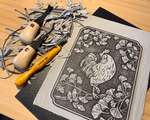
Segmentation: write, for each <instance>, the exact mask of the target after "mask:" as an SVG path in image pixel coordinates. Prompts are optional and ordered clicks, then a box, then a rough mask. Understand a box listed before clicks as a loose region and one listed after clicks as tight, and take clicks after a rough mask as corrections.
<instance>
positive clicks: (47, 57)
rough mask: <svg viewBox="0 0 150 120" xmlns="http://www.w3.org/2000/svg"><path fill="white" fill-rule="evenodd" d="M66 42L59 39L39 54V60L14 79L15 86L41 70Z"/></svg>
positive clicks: (21, 84)
mask: <svg viewBox="0 0 150 120" xmlns="http://www.w3.org/2000/svg"><path fill="white" fill-rule="evenodd" d="M65 43H66V39H62V40H60V41H59V42H58V43H57V45H56V46H54V47H53V48H52V49H51V50H50V51H49V52H47V53H46V54H44V55H43V56H41V58H39V60H37V62H36V63H35V64H34V65H33V66H32V67H31V68H30V69H29V70H28V71H26V72H24V73H22V74H21V75H20V76H19V77H18V78H17V79H16V81H15V84H16V85H17V86H23V85H24V84H25V83H26V82H27V80H28V79H29V78H30V77H31V76H32V75H33V74H35V73H36V72H38V71H39V70H41V69H42V68H43V67H44V66H45V65H46V64H47V63H48V62H49V61H51V60H52V59H53V58H54V57H55V56H56V55H57V54H58V53H59V52H60V51H61V48H62V46H63V45H64V44H65Z"/></svg>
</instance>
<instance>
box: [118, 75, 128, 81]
mask: <svg viewBox="0 0 150 120" xmlns="http://www.w3.org/2000/svg"><path fill="white" fill-rule="evenodd" d="M119 80H120V81H121V82H124V81H126V80H127V78H126V77H125V76H123V75H120V76H119Z"/></svg>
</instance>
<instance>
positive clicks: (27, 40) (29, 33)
mask: <svg viewBox="0 0 150 120" xmlns="http://www.w3.org/2000/svg"><path fill="white" fill-rule="evenodd" d="M52 10H53V7H52V6H50V5H49V6H48V7H47V9H46V11H45V13H43V15H41V16H40V17H39V18H37V19H36V20H34V21H31V22H29V23H28V25H27V27H26V28H25V29H24V30H23V31H22V32H21V34H20V35H19V36H20V39H21V41H22V42H23V43H24V44H31V43H32V41H33V40H34V38H35V37H36V36H37V33H38V31H39V29H40V27H41V26H42V25H43V22H44V20H45V18H46V16H47V15H48V14H49V13H50V12H51V11H52Z"/></svg>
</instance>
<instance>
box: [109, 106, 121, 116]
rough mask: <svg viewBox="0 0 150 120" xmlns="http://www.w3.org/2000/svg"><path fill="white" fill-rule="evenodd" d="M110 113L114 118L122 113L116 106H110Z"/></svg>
mask: <svg viewBox="0 0 150 120" xmlns="http://www.w3.org/2000/svg"><path fill="white" fill-rule="evenodd" d="M110 113H111V115H112V116H113V117H114V118H122V114H121V113H120V111H119V109H118V108H111V109H110Z"/></svg>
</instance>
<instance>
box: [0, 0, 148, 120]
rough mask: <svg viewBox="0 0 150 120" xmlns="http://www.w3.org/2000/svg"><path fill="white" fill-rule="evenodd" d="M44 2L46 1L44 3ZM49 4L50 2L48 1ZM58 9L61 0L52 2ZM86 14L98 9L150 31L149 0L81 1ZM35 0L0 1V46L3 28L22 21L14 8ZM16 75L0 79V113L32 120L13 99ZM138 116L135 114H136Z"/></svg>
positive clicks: (32, 3)
mask: <svg viewBox="0 0 150 120" xmlns="http://www.w3.org/2000/svg"><path fill="white" fill-rule="evenodd" d="M44 1H45V2H47V1H48V0H44ZM49 1H50V0H49ZM56 1H57V2H58V4H59V5H60V6H62V7H63V6H64V5H65V0H56ZM75 1H77V0H75ZM82 1H83V2H84V5H85V7H86V8H87V9H88V11H89V13H93V12H94V11H95V10H96V9H97V8H98V7H103V8H105V9H107V10H108V11H111V12H112V13H114V14H116V15H117V16H120V17H121V18H123V19H125V20H127V21H128V22H130V23H132V24H134V25H135V26H137V27H140V28H141V29H143V30H145V31H150V0H82ZM35 2H36V1H35V0H0V46H1V45H2V43H3V41H4V38H5V37H6V36H7V35H8V33H7V32H6V30H5V28H7V27H11V28H13V29H16V28H17V27H18V26H19V25H20V24H21V23H22V22H23V21H22V20H21V19H19V18H17V17H18V14H16V12H15V11H14V9H18V10H21V11H23V8H25V7H26V8H32V7H33V6H34V5H35ZM16 77H17V76H12V77H11V78H9V79H6V80H1V79H0V113H2V114H4V115H6V116H9V117H11V118H13V119H15V120H36V118H35V117H34V116H33V115H32V113H30V112H29V111H28V110H27V109H26V108H25V107H24V106H23V105H22V104H21V103H20V102H19V101H18V100H17V99H16V98H15V95H16V94H17V92H18V89H17V88H16V86H15V85H14V81H15V79H16ZM137 114H138V113H137ZM143 120H150V91H149V92H148V93H147V97H146V103H145V110H144V115H143Z"/></svg>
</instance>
